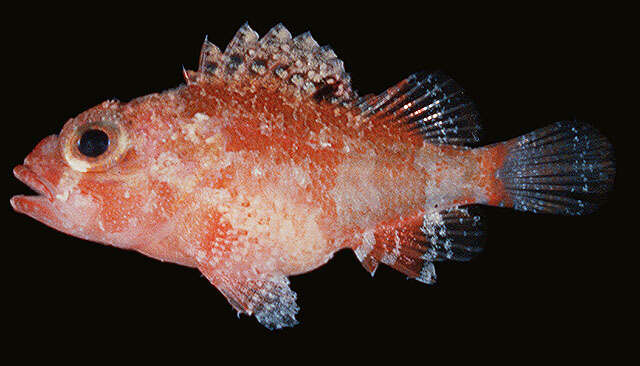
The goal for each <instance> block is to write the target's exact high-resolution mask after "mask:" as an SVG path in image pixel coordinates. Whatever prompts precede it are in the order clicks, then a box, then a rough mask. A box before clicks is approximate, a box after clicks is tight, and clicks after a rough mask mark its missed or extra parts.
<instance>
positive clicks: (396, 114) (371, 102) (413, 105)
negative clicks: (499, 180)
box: [356, 72, 481, 145]
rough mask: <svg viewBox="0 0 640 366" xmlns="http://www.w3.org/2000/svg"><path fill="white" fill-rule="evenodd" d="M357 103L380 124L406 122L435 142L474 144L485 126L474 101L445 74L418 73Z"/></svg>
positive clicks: (424, 136) (363, 112)
mask: <svg viewBox="0 0 640 366" xmlns="http://www.w3.org/2000/svg"><path fill="white" fill-rule="evenodd" d="M356 106H357V107H359V108H360V110H361V111H362V115H364V116H372V117H374V118H376V119H377V120H379V121H380V123H396V124H402V125H403V126H404V127H406V128H407V129H408V130H409V131H410V132H412V133H418V134H420V135H422V137H423V138H424V139H425V140H426V141H429V142H430V143H434V144H450V145H474V144H476V143H478V141H479V140H480V133H481V127H480V123H479V118H478V113H477V111H476V109H475V106H474V104H473V102H472V101H471V100H470V99H469V98H468V97H467V96H466V95H465V92H464V90H463V89H462V88H461V87H460V86H459V85H458V84H457V83H456V82H455V81H454V80H453V79H451V78H450V77H448V76H446V75H444V74H443V73H440V72H436V73H432V74H426V73H417V74H413V75H411V76H409V77H408V78H406V79H405V80H403V81H401V82H400V83H398V84H397V85H395V86H393V87H391V88H389V89H387V90H386V91H385V92H383V93H382V94H380V95H378V96H366V97H363V98H361V99H360V100H359V101H358V102H357V103H356Z"/></svg>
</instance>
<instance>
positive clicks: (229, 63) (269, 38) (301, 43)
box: [198, 23, 357, 103]
mask: <svg viewBox="0 0 640 366" xmlns="http://www.w3.org/2000/svg"><path fill="white" fill-rule="evenodd" d="M198 76H199V77H198V80H199V81H200V82H206V80H207V79H208V78H209V77H217V78H221V79H225V80H229V79H232V80H242V79H247V80H260V79H265V80H266V79H269V80H272V81H275V82H276V83H277V84H278V85H281V86H282V87H285V88H289V89H291V90H294V91H295V92H298V93H300V94H302V95H307V96H311V97H314V98H315V99H317V100H328V101H330V102H332V103H350V102H351V101H353V100H356V98H357V95H356V93H355V91H353V90H352V88H351V79H350V77H349V75H348V74H347V73H346V72H345V70H344V66H343V63H342V61H341V60H340V59H338V57H337V56H336V54H335V52H333V50H332V49H331V48H330V47H328V46H322V47H321V46H319V45H318V43H317V42H316V41H315V40H314V39H313V37H312V36H311V34H310V33H309V32H305V33H302V34H300V35H298V36H296V37H294V38H292V37H291V33H290V32H289V31H288V30H287V29H286V28H285V27H284V26H283V25H282V24H277V25H276V26H274V27H273V28H271V30H269V31H268V32H267V33H266V34H265V35H264V36H263V37H262V38H259V35H258V33H256V32H255V31H254V30H253V29H251V27H250V26H249V25H248V24H246V23H245V24H244V25H243V26H242V27H240V29H239V30H238V32H237V33H236V35H235V36H234V37H233V39H232V40H231V41H230V42H229V44H228V45H227V47H226V48H225V51H224V52H220V50H219V49H218V48H217V47H216V46H215V45H213V44H212V43H211V42H209V41H208V40H205V42H204V44H203V46H202V51H201V54H200V63H199V66H198Z"/></svg>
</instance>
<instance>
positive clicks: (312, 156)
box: [11, 24, 615, 329]
mask: <svg viewBox="0 0 640 366" xmlns="http://www.w3.org/2000/svg"><path fill="white" fill-rule="evenodd" d="M184 77H185V84H184V85H181V86H179V87H177V88H174V89H171V90H167V91H165V92H162V93H156V94H150V95H147V96H143V97H140V98H136V99H134V100H132V101H130V102H126V103H122V102H118V101H106V102H104V103H102V104H100V105H98V106H96V107H93V108H91V109H89V110H87V111H85V112H82V113H80V114H79V115H77V116H76V117H74V118H72V119H70V120H69V121H68V122H67V123H65V125H64V126H63V128H62V131H61V133H60V134H59V135H53V136H49V137H47V138H45V139H44V140H43V141H42V142H41V143H39V144H38V145H37V146H36V147H35V149H34V150H33V151H32V152H31V153H30V154H29V155H28V156H27V158H26V159H25V162H24V164H23V165H20V166H17V167H16V168H15V169H14V175H15V176H16V178H18V179H19V180H21V181H22V182H24V183H25V184H27V185H28V186H30V187H32V188H33V189H34V190H35V191H36V192H37V193H38V195H35V196H24V195H19V196H15V197H13V198H12V199H11V204H12V206H13V207H14V209H15V210H16V211H17V212H20V213H24V214H26V215H28V216H31V217H32V218H34V219H36V220H38V221H40V222H42V223H44V224H46V225H49V226H51V227H53V228H55V229H57V230H60V231H62V232H65V233H67V234H70V235H73V236H77V237H80V238H83V239H87V240H90V241H95V242H99V243H103V244H106V245H112V246H116V247H119V248H122V249H129V250H136V251H138V252H140V253H143V254H145V255H148V256H150V257H153V258H157V259H159V260H162V261H169V262H174V263H178V264H181V265H185V266H190V267H194V268H197V269H198V270H199V271H201V272H202V274H203V275H204V276H205V277H206V278H207V279H208V280H209V281H210V282H211V284H213V285H214V286H215V287H216V288H217V289H218V290H219V291H220V292H221V293H222V294H224V296H225V297H226V298H227V300H228V301H229V303H230V304H231V306H232V307H233V308H234V309H235V310H236V311H238V312H239V313H246V314H249V315H254V316H255V317H256V319H257V320H258V321H259V322H260V323H261V324H263V325H264V326H266V327H267V328H269V329H277V328H282V327H288V326H294V325H295V324H296V323H297V321H296V314H297V312H298V311H299V306H298V304H297V303H296V300H297V295H296V294H295V292H293V291H292V290H291V289H290V287H289V280H288V276H291V275H295V274H300V273H305V272H309V271H312V270H314V269H315V268H318V267H319V266H321V265H323V264H325V263H326V262H327V261H329V260H330V259H331V257H332V256H333V254H334V253H335V252H336V251H338V250H341V249H344V248H348V249H352V250H354V252H355V254H356V257H357V258H358V260H360V262H361V264H362V266H363V267H364V268H365V269H366V270H367V271H369V272H370V273H371V274H372V275H373V274H374V273H375V270H376V268H377V267H378V266H379V265H380V264H384V265H387V266H390V267H392V268H394V269H395V270H398V271H400V272H402V273H404V274H405V275H407V276H408V277H409V278H413V279H416V280H418V281H420V282H423V283H429V284H430V283H434V282H435V281H436V272H435V266H434V262H437V261H446V260H455V261H468V260H471V259H472V258H473V257H474V256H476V255H477V254H478V253H480V252H481V251H482V248H483V245H484V225H483V220H482V216H481V215H480V214H479V213H478V212H476V210H475V209H474V206H470V205H492V206H502V207H512V208H515V209H517V210H523V211H531V212H541V213H558V214H570V215H581V214H585V213H589V212H592V211H593V210H595V209H596V208H597V207H598V205H599V204H601V203H602V202H604V198H605V196H606V193H607V192H608V191H610V190H611V189H612V183H613V179H614V176H615V162H614V158H613V148H612V146H611V144H610V143H609V142H608V141H607V139H606V138H605V137H604V136H602V135H601V134H600V133H599V132H597V131H596V130H594V129H593V128H592V127H590V126H588V125H586V124H583V123H578V122H558V123H555V124H552V125H551V126H549V127H545V128H542V129H540V130H537V131H534V132H531V133H529V134H526V135H524V136H521V137H517V138H514V139H511V140H508V141H505V142H501V143H497V144H493V145H489V146H483V147H476V148H472V146H475V145H477V144H478V142H479V136H480V133H481V128H480V124H479V117H478V112H477V110H476V108H475V106H474V104H473V102H472V101H471V100H470V98H469V97H468V96H467V95H466V94H465V92H464V90H463V89H462V88H461V87H460V86H459V85H458V84H457V83H456V82H455V81H454V80H452V79H451V78H449V77H447V76H446V75H444V74H442V73H440V72H434V73H425V72H421V73H416V74H413V75H411V76H409V77H408V78H406V79H405V80H403V81H401V82H400V83H398V84H396V85H395V86H392V87H390V88H389V89H387V90H386V91H384V92H383V93H381V94H379V95H365V96H364V97H359V96H358V93H357V92H356V91H355V89H353V88H352V86H351V80H350V77H349V75H348V74H347V73H346V71H345V69H344V65H343V63H342V61H341V60H340V59H338V57H337V55H336V54H335V52H333V51H332V50H331V48H329V47H328V46H320V45H319V44H318V43H317V42H316V41H315V40H314V39H313V37H311V34H310V33H308V32H307V33H304V34H302V35H299V36H296V37H292V36H291V34H290V33H289V31H287V29H286V28H285V27H284V26H283V25H281V24H279V25H276V26H275V27H274V28H272V29H271V30H270V31H269V32H268V33H267V34H266V35H265V36H263V37H262V38H260V37H259V35H258V34H257V33H256V32H254V31H253V30H252V29H251V28H250V27H249V25H248V24H245V25H243V26H242V27H241V28H240V30H239V31H238V32H237V34H236V35H235V36H234V38H233V39H232V40H231V41H230V42H229V44H228V46H227V47H226V48H225V51H224V52H221V51H220V48H218V47H217V46H215V45H213V44H212V43H210V42H209V41H208V40H205V42H204V44H203V46H202V50H201V55H200V62H199V65H198V69H197V71H188V70H185V71H184ZM105 136H106V138H108V143H105V141H104V139H105ZM93 139H100V140H99V141H98V140H96V141H94V140H93ZM212 316H215V315H212Z"/></svg>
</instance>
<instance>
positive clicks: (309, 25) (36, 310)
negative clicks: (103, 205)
mask: <svg viewBox="0 0 640 366" xmlns="http://www.w3.org/2000/svg"><path fill="white" fill-rule="evenodd" d="M266 5H269V4H266ZM369 5H370V6H369V7H373V6H372V4H369ZM243 7H246V8H247V9H243ZM369 7H367V8H354V9H351V10H347V9H343V8H336V5H330V4H322V3H313V4H312V3H299V4H297V5H296V6H295V7H290V8H288V10H287V11H284V10H281V9H276V8H275V7H267V8H269V9H268V10H264V11H263V9H260V10H256V9H254V8H252V7H250V6H245V5H241V4H238V5H237V8H238V9H236V10H235V11H229V10H228V9H222V8H220V7H215V6H212V7H201V6H189V5H186V4H185V5H180V4H173V5H172V6H171V7H169V8H165V9H160V6H159V5H157V4H156V5H154V6H150V7H148V8H143V7H140V8H135V9H134V8H132V7H131V6H125V7H119V6H115V5H106V4H105V5H104V6H100V7H96V8H86V9H83V8H73V9H71V8H69V9H63V8H60V7H56V8H50V9H47V8H38V9H19V10H16V11H15V12H13V13H12V14H13V16H14V17H16V19H17V20H19V21H18V23H19V25H18V26H17V27H16V28H13V29H12V30H10V31H8V33H5V35H4V36H5V37H6V42H5V45H4V46H5V51H6V53H5V55H6V57H5V61H8V62H9V64H10V65H8V66H7V67H6V68H5V81H6V82H8V86H7V88H9V89H10V90H11V91H12V93H11V96H10V97H9V99H8V103H7V104H6V105H4V106H3V110H4V111H3V112H4V113H3V114H4V116H5V118H7V119H6V120H5V121H4V123H3V126H4V128H5V134H6V135H5V139H7V138H8V139H9V140H8V141H6V140H5V145H6V146H8V147H9V149H8V154H7V155H8V165H6V166H5V175H6V180H7V181H8V184H9V189H8V192H7V193H5V199H6V201H5V202H7V203H6V205H5V212H6V214H7V218H6V220H5V224H4V225H5V228H6V229H5V231H6V232H8V233H11V234H12V235H10V236H8V237H10V238H11V239H9V240H7V242H5V251H4V253H5V254H4V259H5V260H4V262H6V267H5V269H9V268H10V274H9V275H7V276H6V278H5V279H6V281H7V286H6V289H7V290H6V294H7V296H6V297H5V299H4V302H5V305H6V304H8V305H9V308H10V309H11V310H8V311H7V312H6V319H5V320H6V321H8V322H10V323H12V324H13V325H15V327H10V328H5V329H10V330H11V334H12V339H13V341H14V342H15V343H16V344H19V345H29V347H34V346H35V347H36V348H39V347H45V346H49V345H53V346H54V347H53V348H55V349H56V352H62V353H64V352H66V351H67V350H71V349H73V348H77V347H80V345H82V347H83V348H84V347H87V346H88V345H90V344H92V345H93V347H95V349H96V350H97V352H105V353H112V352H116V351H117V350H118V349H121V348H122V347H126V348H138V345H140V344H141V342H148V343H145V347H141V348H145V349H147V350H149V352H152V353H153V352H156V353H157V352H158V351H159V350H161V351H162V352H164V351H167V352H168V351H169V350H175V351H179V352H182V351H184V352H185V353H198V352H201V351H202V350H207V352H209V351H213V350H218V351H224V350H225V348H224V347H226V345H227V344H233V343H235V344H244V345H246V346H247V350H251V349H252V347H253V346H254V345H256V344H261V345H267V346H269V347H270V346H273V348H272V350H273V353H274V354H276V353H278V352H280V351H279V350H280V349H284V348H291V349H295V348H298V347H308V346H311V347H313V348H316V347H317V348H316V351H315V352H316V353H312V354H310V355H315V354H318V355H322V354H324V353H325V351H324V350H325V348H322V347H324V346H326V347H329V348H330V349H335V348H340V347H342V348H345V349H351V350H352V351H353V352H354V353H355V354H366V353H372V354H388V355H390V356H394V355H398V354H412V353H416V352H420V353H422V352H424V353H425V358H428V357H427V354H429V353H431V352H433V353H441V354H448V355H451V357H454V358H455V357H458V356H460V355H462V354H464V353H475V352H477V350H476V348H475V346H477V345H481V346H482V347H481V349H483V350H484V351H485V352H487V353H489V354H491V355H494V356H498V355H504V354H505V352H507V351H508V352H512V353H513V354H517V355H519V356H517V357H526V358H528V357H533V356H534V355H535V356H536V357H539V358H541V359H545V358H547V357H552V355H554V356H553V357H558V356H563V357H565V358H566V359H571V358H573V357H576V356H577V355H581V356H584V355H589V357H591V356H590V355H596V354H599V353H601V354H608V352H609V351H607V350H606V349H604V348H603V347H602V345H603V344H604V343H605V342H606V341H607V340H611V339H612V338H616V337H617V336H618V334H619V332H620V331H621V330H623V329H625V328H626V327H627V326H628V325H627V323H626V320H625V318H624V317H622V316H621V313H620V309H621V308H622V307H624V306H626V305H627V298H628V296H629V295H627V294H628V293H629V292H632V291H635V287H628V288H625V289H623V290H620V287H621V285H622V282H623V281H624V279H625V278H626V276H627V273H626V272H629V271H630V270H629V269H628V268H627V267H624V266H622V265H621V264H620V263H621V261H622V258H623V257H624V256H625V255H626V253H627V252H628V250H629V247H630V246H633V245H634V244H633V240H637V239H633V240H632V239H627V238H626V237H624V236H623V230H624V229H625V227H627V224H625V223H624V219H623V217H624V216H625V215H626V214H625V213H624V212H625V208H626V207H627V206H628V205H629V204H630V202H629V196H628V195H625V194H623V193H622V187H621V184H625V181H626V180H627V179H628V177H625V175H626V174H627V173H626V172H625V166H624V159H628V158H629V157H631V156H637V152H634V153H632V152H631V151H630V148H627V146H626V145H625V142H623V137H624V136H625V135H629V134H633V133H634V132H631V131H630V130H629V129H630V127H631V125H633V124H636V123H637V114H630V113H628V112H625V108H626V107H628V104H626V102H623V99H624V98H625V93H626V91H625V89H624V87H625V85H628V84H630V81H629V78H630V76H631V75H630V68H628V66H627V63H628V62H629V61H630V60H629V57H630V52H628V51H629V48H630V47H632V46H631V45H632V43H631V37H630V36H631V34H630V32H631V26H630V25H629V23H627V22H626V21H625V20H624V19H623V18H624V13H625V12H627V11H628V10H625V9H616V8H606V9H602V8H599V9H596V8H593V9H588V8H584V7H575V8H566V9H559V8H558V7H543V6H542V5H537V6H533V5H530V6H527V5H520V6H519V7H518V8H509V7H496V8H487V7H480V8H474V9H469V8H464V7H463V6H462V5H456V6H452V7H451V8H438V7H435V6H428V7H425V8H415V7H413V6H408V5H406V6H403V5H401V4H386V6H385V8H383V9H381V10H377V11H371V12H369V11H370V10H371V9H369ZM34 11H35V14H34ZM245 21H248V22H249V24H250V25H251V26H252V27H253V28H254V30H256V31H257V32H258V33H260V34H264V33H265V32H266V31H267V30H268V29H269V28H270V27H271V26H273V25H275V24H276V23H277V22H283V23H284V24H285V25H286V26H287V28H288V29H289V30H290V31H291V33H292V34H294V35H295V34H299V33H302V32H304V31H307V30H310V31H311V32H312V34H313V36H314V38H315V39H316V40H317V41H318V42H319V43H320V44H322V45H324V44H330V45H331V46H332V47H333V49H334V50H335V52H336V53H337V54H338V56H339V57H340V58H341V59H342V60H343V61H344V63H345V67H346V69H347V71H348V72H349V73H350V74H351V77H352V82H353V85H354V87H355V88H356V89H357V90H359V91H360V93H361V94H366V93H377V92H380V91H382V90H384V89H385V88H387V87H388V86H390V85H392V84H394V83H396V82H397V81H399V80H401V79H402V78H404V77H406V76H407V75H409V74H411V73H413V72H416V71H419V70H436V69H439V70H443V71H445V72H446V73H448V74H450V75H451V76H453V77H454V78H455V79H456V80H457V81H458V82H459V83H460V84H461V85H462V86H464V87H465V89H466V90H467V91H468V93H469V94H470V95H471V96H472V97H473V98H474V100H475V101H476V102H477V105H478V109H479V111H480V113H481V116H482V119H483V126H484V128H485V139H484V141H485V142H486V143H492V142H497V141H501V140H505V139H508V138H511V137H514V136H517V135H520V134H523V133H526V132H528V131H530V130H533V129H536V128H539V127H542V126H544V125H546V124H548V123H550V122H553V121H557V120H566V119H571V120H573V119H577V120H584V121H588V122H589V123H591V124H593V125H594V126H596V127H597V128H598V129H599V130H600V131H601V132H603V133H604V134H605V135H606V136H608V137H609V139H610V140H611V141H612V143H613V145H614V147H615V148H616V159H617V165H618V175H617V181H616V187H615V189H614V191H613V192H612V193H611V195H610V200H609V202H608V204H606V205H605V206H604V207H602V209H601V210H600V211H598V212H597V213H595V214H592V215H590V216H586V217H559V216H548V215H533V214H527V213H519V212H514V211H511V210H507V209H498V208H486V210H485V213H486V216H487V218H488V225H489V232H488V244H487V247H486V250H485V252H484V253H482V254H481V255H480V256H479V257H478V258H477V259H476V260H474V261H472V262H470V263H442V264H438V265H437V266H436V269H437V272H438V276H439V282H438V284H436V285H435V286H425V285H423V284H420V283H418V282H416V281H407V280H406V279H405V277H404V276H403V275H401V274H399V273H396V272H394V271H393V270H391V269H389V268H387V267H381V268H380V269H379V270H378V272H377V273H376V275H375V277H374V278H370V276H369V275H368V274H367V272H365V271H364V269H362V268H361V266H360V264H359V263H358V261H357V259H356V258H355V256H354V255H353V253H352V252H351V251H343V252H339V253H337V254H336V255H335V257H334V258H333V260H331V261H330V263H328V264H327V265H325V266H323V267H321V268H319V269H317V270H315V271H313V272H311V273H308V274H305V275H301V276H295V277H293V278H292V279H291V281H292V288H293V289H294V291H296V292H297V293H298V303H299V305H300V306H301V311H300V313H299V316H298V319H299V320H300V322H301V324H300V325H298V326H297V327H295V328H293V329H285V330H282V331H278V332H269V331H267V330H266V329H264V328H263V327H261V326H260V325H259V324H258V323H257V322H256V321H255V320H254V319H253V318H250V317H246V316H242V317H240V319H238V318H237V317H236V314H235V312H234V311H233V310H232V309H231V307H230V306H229V305H228V304H227V302H226V300H225V299H224V297H223V296H222V295H221V294H220V293H219V292H218V291H217V290H216V289H215V288H213V287H212V286H210V285H209V283H208V282H207V281H206V280H205V279H204V278H202V277H201V276H200V274H199V273H198V272H197V271H196V270H194V269H189V268H184V267H180V266H177V265H173V264H166V263H161V262H158V261H155V260H152V259H149V258H146V257H144V256H142V255H140V254H137V253H134V252H127V251H122V250H119V249H115V248H111V247H105V246H100V245H97V244H93V243H89V242H85V241H82V240H79V239H75V238H72V237H69V236H66V235H64V234H61V233H58V232H56V231H54V230H52V229H49V228H47V227H45V226H44V225H42V224H39V223H37V222H35V221H33V220H32V219H30V218H28V217H26V216H23V215H18V214H15V213H14V212H13V211H12V210H11V208H10V205H9V204H8V200H9V198H10V197H11V196H12V195H14V194H18V193H25V192H29V189H28V188H26V187H25V186H24V185H22V184H21V183H20V182H18V181H17V180H16V179H15V178H13V176H12V173H11V169H12V167H13V166H14V165H17V164H20V163H21V162H22V159H23V158H24V157H25V156H26V155H27V154H28V153H29V152H30V151H31V149H32V148H33V147H34V146H35V144H36V143H37V142H38V141H39V140H40V139H42V138H43V137H45V136H47V135H49V134H52V133H58V132H59V130H60V129H61V127H62V125H63V124H64V122H65V121H66V120H67V119H68V118H70V117H73V116H74V115H76V114H78V113H79V112H81V111H83V110H85V109H87V108H90V107H92V106H94V105H96V104H98V103H100V102H101V101H103V100H105V99H110V98H117V99H120V100H122V101H127V100H129V99H131V98H134V97H137V96H141V95H144V94H148V93H151V92H157V91H162V90H164V89H168V88H172V87H175V86H177V85H179V84H180V83H182V76H181V67H182V65H184V66H185V68H187V69H195V68H196V67H197V60H198V54H199V50H200V46H201V43H202V41H203V39H204V37H205V35H208V37H209V40H210V41H212V42H213V43H215V44H217V45H218V46H220V47H221V48H224V46H225V45H226V44H227V42H228V41H229V40H230V39H231V37H232V36H233V35H234V33H235V31H236V30H237V28H239V27H240V26H241V25H242V24H243V23H244V22H245ZM636 46H637V45H636ZM634 47H635V46H634ZM636 96H637V93H636ZM5 102H7V100H6V99H5ZM3 104H4V103H3ZM5 161H7V158H5ZM176 342H179V343H176ZM177 344H180V346H177ZM356 344H360V345H356ZM378 344H384V346H378ZM394 344H398V346H392V345H394ZM185 347H186V348H185ZM107 350H108V351H107ZM187 350H188V352H187ZM330 352H333V351H330ZM611 352H613V351H611ZM213 361H214V359H213V358H212V362H213Z"/></svg>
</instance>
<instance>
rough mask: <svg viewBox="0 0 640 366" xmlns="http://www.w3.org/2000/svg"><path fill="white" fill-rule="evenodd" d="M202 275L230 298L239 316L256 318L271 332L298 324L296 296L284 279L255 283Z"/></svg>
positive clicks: (238, 278) (276, 278)
mask: <svg viewBox="0 0 640 366" xmlns="http://www.w3.org/2000/svg"><path fill="white" fill-rule="evenodd" d="M202 273H203V274H204V275H205V277H207V278H208V279H209V281H211V283H212V284H213V285H215V286H216V287H217V288H218V290H220V292H222V294H223V295H224V296H225V297H226V298H227V301H229V303H230V304H231V306H233V308H234V309H235V310H236V311H237V312H238V313H245V314H248V315H255V317H256V319H257V320H258V322H260V324H262V325H264V326H265V327H267V328H268V329H270V330H273V329H280V328H284V327H293V326H295V325H296V324H298V321H297V320H296V314H297V313H298V310H300V308H299V307H298V305H297V304H296V297H297V296H296V293H295V292H293V291H292V290H291V288H290V287H289V279H288V278H287V277H286V276H283V275H272V276H269V277H265V278H261V279H254V278H242V277H240V276H239V277H235V276H234V277H232V276H228V275H227V276H225V275H221V274H219V273H209V272H208V271H206V270H202Z"/></svg>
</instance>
